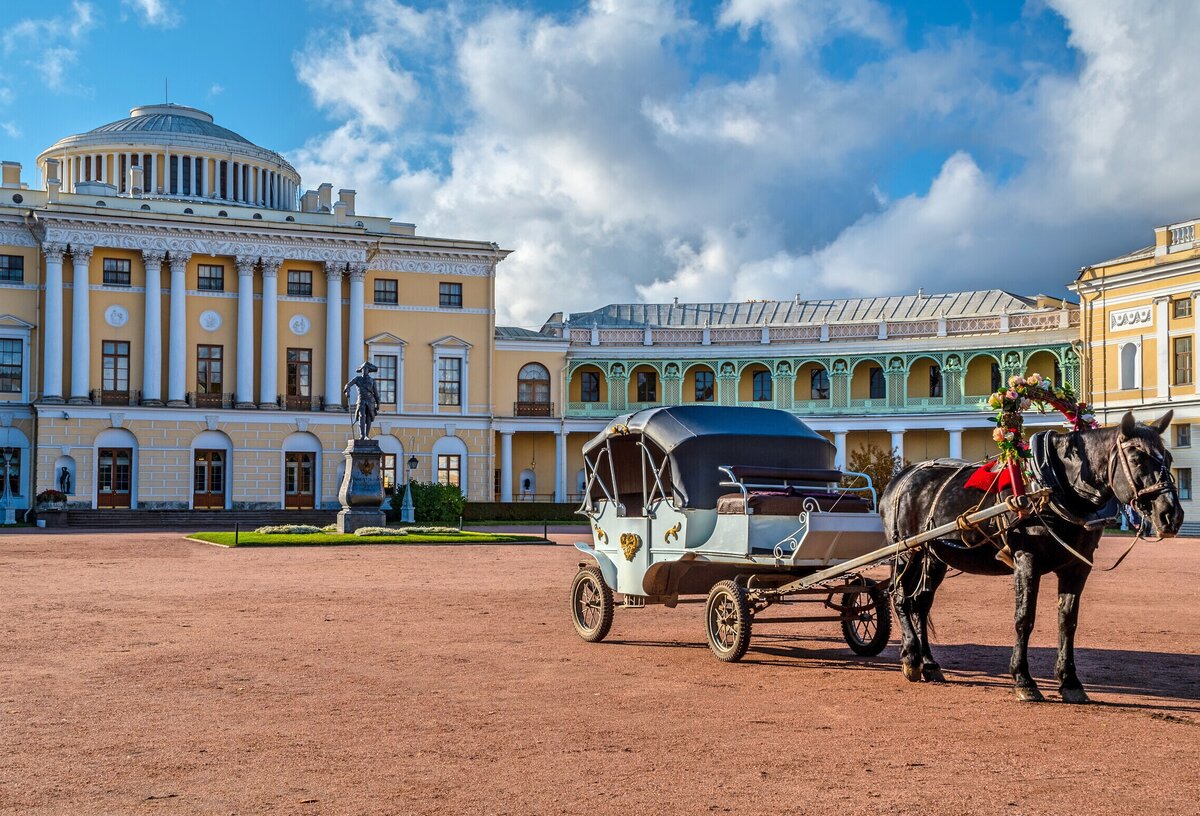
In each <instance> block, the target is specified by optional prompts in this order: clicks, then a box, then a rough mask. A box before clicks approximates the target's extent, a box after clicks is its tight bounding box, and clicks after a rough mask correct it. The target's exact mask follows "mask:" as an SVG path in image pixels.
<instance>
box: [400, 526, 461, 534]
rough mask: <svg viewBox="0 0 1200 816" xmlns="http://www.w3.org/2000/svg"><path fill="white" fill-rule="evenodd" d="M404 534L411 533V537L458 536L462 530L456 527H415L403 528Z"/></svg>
mask: <svg viewBox="0 0 1200 816" xmlns="http://www.w3.org/2000/svg"><path fill="white" fill-rule="evenodd" d="M404 532H406V533H412V534H413V535H458V534H459V533H461V532H462V530H460V529H458V528H457V527H428V526H419V525H418V526H415V527H405V528H404Z"/></svg>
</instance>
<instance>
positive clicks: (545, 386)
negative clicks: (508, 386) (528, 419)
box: [517, 363, 550, 413]
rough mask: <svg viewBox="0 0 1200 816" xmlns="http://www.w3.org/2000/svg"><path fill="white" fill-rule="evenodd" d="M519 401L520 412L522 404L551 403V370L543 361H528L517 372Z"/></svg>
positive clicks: (545, 404)
mask: <svg viewBox="0 0 1200 816" xmlns="http://www.w3.org/2000/svg"><path fill="white" fill-rule="evenodd" d="M517 403H518V409H517V410H518V413H519V412H520V410H521V406H532V405H537V406H548V405H549V404H550V372H549V371H547V370H546V367H545V366H544V365H542V364H541V363H526V364H525V365H523V366H522V367H521V370H520V372H518V373H517ZM547 413H548V412H547Z"/></svg>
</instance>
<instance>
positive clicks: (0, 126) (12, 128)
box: [0, 122, 21, 139]
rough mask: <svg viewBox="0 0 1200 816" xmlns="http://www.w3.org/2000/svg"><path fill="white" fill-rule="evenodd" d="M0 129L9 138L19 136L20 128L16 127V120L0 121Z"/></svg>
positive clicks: (18, 137)
mask: <svg viewBox="0 0 1200 816" xmlns="http://www.w3.org/2000/svg"><path fill="white" fill-rule="evenodd" d="M0 130H3V131H4V132H5V133H7V134H8V138H10V139H20V138H21V128H19V127H17V123H16V122H0Z"/></svg>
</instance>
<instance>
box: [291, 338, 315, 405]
mask: <svg viewBox="0 0 1200 816" xmlns="http://www.w3.org/2000/svg"><path fill="white" fill-rule="evenodd" d="M287 395H288V396H289V397H309V396H312V349H306V348H290V349H288V350H287Z"/></svg>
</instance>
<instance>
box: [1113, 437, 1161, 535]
mask: <svg viewBox="0 0 1200 816" xmlns="http://www.w3.org/2000/svg"><path fill="white" fill-rule="evenodd" d="M1137 442H1138V439H1137V437H1133V438H1131V439H1122V438H1121V437H1119V436H1118V437H1117V441H1116V442H1114V443H1113V450H1112V453H1111V454H1110V455H1109V464H1108V483H1109V484H1110V485H1112V486H1113V487H1114V488H1115V487H1116V484H1117V481H1116V475H1117V465H1118V463H1119V464H1120V466H1121V469H1122V471H1123V472H1124V474H1125V481H1126V482H1128V483H1129V491H1130V493H1131V495H1130V497H1129V500H1128V501H1127V502H1126V504H1128V505H1130V506H1131V507H1134V508H1136V509H1137V511H1138V513H1139V514H1140V515H1141V516H1142V517H1143V518H1148V517H1149V513H1150V509H1149V508H1148V507H1147V505H1146V502H1148V501H1149V500H1151V499H1153V498H1155V497H1156V496H1159V495H1161V494H1163V493H1172V494H1173V493H1175V482H1174V481H1172V479H1171V471H1170V468H1169V467H1168V466H1167V460H1166V459H1162V460H1159V459H1158V457H1157V456H1153V455H1152V454H1151V458H1153V459H1155V460H1156V461H1158V470H1157V472H1156V474H1155V476H1156V481H1155V482H1154V483H1153V484H1149V485H1146V486H1145V487H1141V488H1139V487H1138V483H1137V480H1136V479H1134V475H1133V465H1132V464H1131V463H1130V461H1129V449H1130V448H1133V447H1137ZM1115 492H1116V491H1115V489H1114V493H1115Z"/></svg>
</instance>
